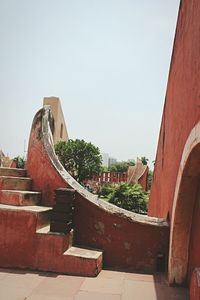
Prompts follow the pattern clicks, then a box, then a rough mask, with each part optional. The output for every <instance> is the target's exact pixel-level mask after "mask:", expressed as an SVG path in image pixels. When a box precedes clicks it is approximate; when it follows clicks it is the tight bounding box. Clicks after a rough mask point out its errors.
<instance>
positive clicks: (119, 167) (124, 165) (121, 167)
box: [108, 160, 135, 172]
mask: <svg viewBox="0 0 200 300" xmlns="http://www.w3.org/2000/svg"><path fill="white" fill-rule="evenodd" d="M134 165H135V161H134V160H130V161H119V162H116V163H115V164H113V165H111V166H110V167H109V168H108V170H109V171H110V172H127V170H128V167H129V166H134Z"/></svg>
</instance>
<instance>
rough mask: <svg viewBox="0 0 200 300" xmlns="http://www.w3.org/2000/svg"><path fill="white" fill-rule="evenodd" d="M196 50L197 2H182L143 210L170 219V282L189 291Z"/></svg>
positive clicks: (194, 214)
mask: <svg viewBox="0 0 200 300" xmlns="http://www.w3.org/2000/svg"><path fill="white" fill-rule="evenodd" d="M199 54H200V2H199V1H198V0H193V1H190V0H182V1H181V3H180V10H179V16H178V23H177V29H176V36H175V42H174V49H173V55H172V60H171V67H170V73H169V79H168V86H167V93H166V99H165V105H164V110H163V117H162V124H161V130H160V136H159V142H158V149H157V156H156V164H155V171H154V178H153V184H152V190H151V195H150V202H149V212H148V214H149V215H150V216H157V217H162V218H169V220H170V248H169V282H170V283H177V284H186V282H188V284H189V282H190V280H191V284H190V286H191V288H192V289H193V291H194V290H195V289H196V291H198V289H199V287H198V286H197V282H198V280H196V277H195V276H196V275H194V274H196V273H195V269H196V268H197V267H199V266H200V247H199V245H200V205H199V187H200V185H199V183H200V177H199V176H200V171H199V170H200V124H199V120H200V71H199V69H200V55H199ZM192 274H193V275H192ZM195 285H196V287H195ZM191 293H192V291H191ZM192 295H193V296H192V297H191V299H200V298H199V292H198V293H196V292H195V293H193V294H192ZM194 295H196V296H194Z"/></svg>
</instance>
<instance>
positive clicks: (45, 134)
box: [27, 107, 169, 272]
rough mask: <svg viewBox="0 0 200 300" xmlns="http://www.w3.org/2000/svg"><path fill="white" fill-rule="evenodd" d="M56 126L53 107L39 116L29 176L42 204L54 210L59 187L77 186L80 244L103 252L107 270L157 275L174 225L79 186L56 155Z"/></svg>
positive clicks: (76, 225)
mask: <svg viewBox="0 0 200 300" xmlns="http://www.w3.org/2000/svg"><path fill="white" fill-rule="evenodd" d="M51 122H52V116H51V112H50V108H49V107H44V108H43V109H42V110H40V111H39V112H38V113H37V114H36V116H35V118H34V121H33V126H32V130H31V135H30V142H29V150H28V161H27V172H28V174H29V176H30V177H31V178H32V180H33V189H34V190H37V191H40V192H42V204H43V205H48V206H52V205H53V204H54V191H55V189H57V188H60V187H67V186H70V187H72V188H73V189H74V190H75V191H76V197H75V202H74V203H75V210H74V216H73V220H74V231H75V244H77V245H83V246H89V247H95V248H98V249H102V250H103V251H104V252H103V255H104V264H105V266H109V267H114V268H121V269H131V270H137V271H143V272H155V271H156V269H157V259H158V255H159V254H162V255H163V257H164V258H165V259H166V258H167V255H168V253H167V252H168V233H169V232H168V224H167V223H166V222H165V220H162V219H157V218H151V217H148V216H142V215H137V214H134V213H131V212H128V211H125V210H123V209H120V208H118V207H116V206H114V205H112V204H109V203H106V202H105V201H103V200H101V199H98V198H97V196H94V195H92V194H91V193H89V192H88V191H87V190H85V189H84V188H83V187H82V186H81V185H79V184H78V183H77V182H76V181H75V180H74V179H73V178H72V177H71V176H70V175H69V174H68V173H67V172H66V170H65V169H64V168H63V167H62V165H61V164H60V162H59V161H58V158H57V156H56V155H55V152H54V149H53V144H52V140H51V135H52V134H51V130H50V128H51ZM114 249H115V250H114ZM141 249H142V250H141Z"/></svg>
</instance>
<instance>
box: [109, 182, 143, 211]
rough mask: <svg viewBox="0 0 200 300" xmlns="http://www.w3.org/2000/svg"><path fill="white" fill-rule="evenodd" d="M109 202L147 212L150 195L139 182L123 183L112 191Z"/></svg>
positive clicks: (131, 209)
mask: <svg viewBox="0 0 200 300" xmlns="http://www.w3.org/2000/svg"><path fill="white" fill-rule="evenodd" d="M109 202H110V203H112V204H114V205H117V206H119V207H121V208H124V209H126V210H129V211H132V212H136V213H141V214H145V213H146V212H147V202H148V197H147V193H146V192H144V190H143V189H142V187H141V186H140V185H139V184H131V183H121V184H119V185H117V186H116V187H115V189H114V190H113V192H112V193H110V195H109Z"/></svg>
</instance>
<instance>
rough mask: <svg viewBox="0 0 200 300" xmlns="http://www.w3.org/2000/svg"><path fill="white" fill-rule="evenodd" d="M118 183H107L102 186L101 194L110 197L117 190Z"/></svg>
mask: <svg viewBox="0 0 200 300" xmlns="http://www.w3.org/2000/svg"><path fill="white" fill-rule="evenodd" d="M115 187H116V184H110V183H105V184H103V185H102V186H101V188H100V191H99V194H98V195H99V196H102V197H109V195H110V194H111V193H113V191H114V190H115Z"/></svg>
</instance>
